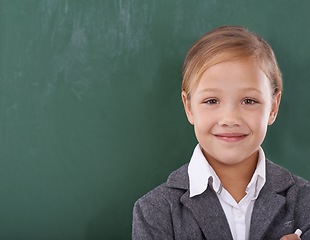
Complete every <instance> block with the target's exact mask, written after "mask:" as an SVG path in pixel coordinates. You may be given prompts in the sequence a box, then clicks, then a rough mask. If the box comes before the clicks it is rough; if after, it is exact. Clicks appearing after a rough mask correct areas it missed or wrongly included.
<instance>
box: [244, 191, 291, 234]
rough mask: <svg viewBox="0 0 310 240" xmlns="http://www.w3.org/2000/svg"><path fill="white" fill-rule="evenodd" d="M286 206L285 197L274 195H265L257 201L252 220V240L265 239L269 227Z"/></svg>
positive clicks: (261, 194)
mask: <svg viewBox="0 0 310 240" xmlns="http://www.w3.org/2000/svg"><path fill="white" fill-rule="evenodd" d="M284 204H285V197H283V196H281V195H279V194H276V193H273V194H268V193H266V194H263V193H260V197H258V199H256V201H255V204H254V209H253V212H252V218H251V227H250V239H251V240H256V239H257V240H258V239H263V237H264V235H265V233H266V231H267V230H268V227H270V225H271V223H272V222H273V220H274V218H275V216H276V215H277V214H278V213H279V211H280V210H281V208H283V206H284Z"/></svg>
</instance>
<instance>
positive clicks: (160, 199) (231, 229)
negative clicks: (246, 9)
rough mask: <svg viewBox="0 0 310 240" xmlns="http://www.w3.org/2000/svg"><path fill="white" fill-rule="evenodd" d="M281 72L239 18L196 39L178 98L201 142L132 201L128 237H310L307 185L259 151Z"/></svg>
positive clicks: (273, 115)
mask: <svg viewBox="0 0 310 240" xmlns="http://www.w3.org/2000/svg"><path fill="white" fill-rule="evenodd" d="M281 92H282V78H281V73H280V70H279V68H278V64H277V61H276V58H275V56H274V53H273V51H272V49H271V47H270V46H269V45H268V43H266V42H265V41H264V40H263V39H262V38H261V37H259V36H258V35H256V34H254V33H251V32H249V31H247V30H246V29H244V28H241V27H237V26H224V27H220V28H217V29H215V30H213V31H211V32H209V33H208V34H206V35H205V36H203V37H202V38H201V39H199V40H198V41H197V42H196V43H195V44H194V45H193V47H192V48H191V49H190V50H189V52H188V54H187V56H186V59H185V62H184V65H183V82H182V100H183V104H184V109H185V112H186V115H187V118H188V121H189V122H190V123H191V124H192V125H193V127H194V131H195V135H196V138H197V141H198V144H197V146H196V148H195V150H194V152H193V155H192V158H191V160H190V162H189V164H186V165H185V166H183V167H181V168H180V169H178V170H176V171H175V172H173V173H172V174H171V175H170V176H169V178H168V180H167V182H166V183H164V184H162V185H160V186H159V187H157V188H156V189H154V190H152V191H151V192H149V193H147V194H146V195H145V196H143V197H142V198H140V199H139V200H138V201H137V202H136V203H135V206H134V212H133V232H132V236H133V239H143V240H145V239H178V240H179V239H180V240H181V239H184V240H185V239H195V240H198V239H234V240H255V239H268V240H270V239H280V238H281V239H292V240H294V239H300V238H299V235H300V230H298V231H297V234H294V231H295V230H296V229H299V228H300V229H301V230H302V237H303V238H304V239H310V231H309V230H307V229H304V228H303V227H304V226H306V224H307V223H309V221H310V207H309V206H308V203H309V202H310V183H309V182H307V181H306V180H304V179H301V178H300V177H297V176H295V175H293V174H291V173H290V172H288V171H287V170H286V169H283V168H282V167H280V166H278V165H276V164H274V163H272V162H271V161H269V160H268V159H266V158H265V153H264V151H263V149H262V148H261V144H262V142H263V140H264V138H265V136H266V132H267V128H268V126H269V125H271V124H273V122H274V121H275V119H276V116H277V113H278V110H279V105H280V100H281Z"/></svg>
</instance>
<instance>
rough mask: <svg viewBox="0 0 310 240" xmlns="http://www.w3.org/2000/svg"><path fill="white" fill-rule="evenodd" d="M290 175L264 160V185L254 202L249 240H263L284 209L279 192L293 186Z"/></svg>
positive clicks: (284, 200)
mask: <svg viewBox="0 0 310 240" xmlns="http://www.w3.org/2000/svg"><path fill="white" fill-rule="evenodd" d="M293 182H294V180H293V179H292V176H291V174H290V173H289V172H288V171H287V170H285V169H283V168H281V167H279V166H277V165H275V164H274V163H272V162H270V161H269V160H266V183H265V186H264V187H263V188H262V190H261V192H260V193H259V197H258V198H257V199H256V200H255V204H254V208H253V212H252V217H251V227H250V239H251V240H256V239H263V237H264V235H265V234H266V232H267V231H268V228H269V227H270V226H271V225H272V222H273V220H274V218H275V217H276V215H277V214H278V213H279V211H280V210H281V209H282V208H283V207H284V205H285V202H286V198H285V197H284V196H282V195H281V194H279V193H281V192H283V191H284V190H286V189H287V188H288V187H290V186H291V185H292V184H293Z"/></svg>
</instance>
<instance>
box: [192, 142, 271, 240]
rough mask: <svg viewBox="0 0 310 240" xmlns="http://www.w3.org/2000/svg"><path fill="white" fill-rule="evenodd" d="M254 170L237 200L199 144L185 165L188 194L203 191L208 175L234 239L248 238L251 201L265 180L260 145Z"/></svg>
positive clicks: (193, 194)
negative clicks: (224, 186) (186, 168)
mask: <svg viewBox="0 0 310 240" xmlns="http://www.w3.org/2000/svg"><path fill="white" fill-rule="evenodd" d="M258 153H259V154H258V162H257V166H256V170H255V172H254V174H253V176H252V179H251V181H250V183H249V184H248V186H247V188H246V195H245V196H244V198H243V199H242V200H241V201H240V202H239V203H237V202H236V201H235V199H234V198H233V197H232V196H231V195H230V193H229V192H228V191H227V190H226V189H225V188H223V187H222V184H221V181H220V179H219V178H218V176H217V175H216V173H215V171H214V170H213V168H212V167H211V166H210V164H209V163H208V161H207V160H206V158H205V156H204V155H203V153H202V151H201V148H200V146H199V144H198V145H197V146H196V148H195V150H194V152H193V155H192V158H191V160H190V162H189V166H188V175H189V192H190V197H194V196H196V195H199V194H201V193H203V192H204V191H205V190H206V189H207V187H208V183H209V178H210V177H211V178H212V186H213V189H214V191H215V192H216V193H217V196H218V198H219V201H220V203H221V205H222V208H223V210H224V213H225V215H226V218H227V220H228V223H229V227H230V231H231V233H232V236H233V239H234V240H248V239H249V234H250V223H251V215H252V211H253V206H254V202H255V200H256V199H257V197H258V194H259V192H260V190H261V189H262V188H263V186H264V184H265V182H266V162H265V154H264V151H263V149H262V148H261V147H260V148H259V152H258Z"/></svg>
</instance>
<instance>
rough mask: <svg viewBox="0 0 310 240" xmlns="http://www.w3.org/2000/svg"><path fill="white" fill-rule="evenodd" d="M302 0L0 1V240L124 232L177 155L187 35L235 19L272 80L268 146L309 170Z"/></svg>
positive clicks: (296, 168)
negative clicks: (267, 61)
mask: <svg viewBox="0 0 310 240" xmlns="http://www.w3.org/2000/svg"><path fill="white" fill-rule="evenodd" d="M309 9H310V2H309V1H307V0H301V1H290V0H273V1H269V0H263V1H254V0H250V1H249V0H239V1H230V0H217V1H214V0H195V1H189V0H173V1H166V0H156V1H146V0H119V1H117V0H101V1H99V0H97V1H95V0H87V1H86V0H84V1H83V0H75V1H74V0H28V1H25V0H1V1H0V239H4V240H13V239H14V240H18V239H21V240H25V239H31V240H39V239H40V240H42V239H45V240H55V239H57V240H60V239H64V240H68V239H74V240H82V239H86V240H91V239H109V240H111V239H116V240H120V239H131V212H132V207H133V203H134V202H135V200H136V199H137V198H139V197H140V196H142V195H143V194H144V193H145V192H147V191H149V190H150V189H152V188H153V187H155V186H156V185H158V184H160V183H161V182H163V181H165V179H166V177H167V176H168V174H169V173H170V172H171V171H172V170H174V169H176V168H178V167H179V166H181V165H183V164H184V163H186V162H188V161H189V158H190V156H191V153H192V150H193V148H194V146H195V144H196V140H195V138H194V134H193V130H192V127H191V126H190V125H189V124H188V123H187V120H186V118H185V114H184V112H183V109H182V104H181V98H180V87H181V86H180V85H181V66H182V62H183V59H184V57H185V54H186V52H187V50H188V49H189V47H190V46H191V44H192V43H193V42H194V41H195V40H196V39H197V38H199V37H200V36H201V35H202V34H204V33H205V32H207V31H208V30H211V29H212V28H215V27H217V26H220V25H227V24H229V25H243V26H245V27H247V28H248V29H250V30H252V31H255V32H257V33H258V34H260V35H262V36H263V37H264V38H265V39H266V40H267V41H268V42H269V43H270V44H271V45H272V47H273V48H274V51H275V53H276V55H277V58H278V61H279V63H280V67H281V69H282V72H283V77H284V95H283V101H282V105H281V110H280V114H279V118H278V120H277V122H276V124H275V125H273V126H272V127H271V128H270V130H269V134H268V136H267V139H266V141H265V143H264V149H265V152H266V155H267V156H268V157H269V158H270V159H271V160H273V161H274V162H276V163H279V164H281V165H283V166H284V167H286V168H289V169H290V170H291V171H292V172H294V173H296V174H298V175H301V176H302V177H304V178H306V179H310V161H309V155H310V147H309V144H310V140H309V134H310V124H309V122H310V95H309V92H310V81H309V79H310V67H309V64H310V48H309V42H310V28H309V26H308V25H309V22H310V21H309V20H310V19H309V18H310V15H309Z"/></svg>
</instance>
